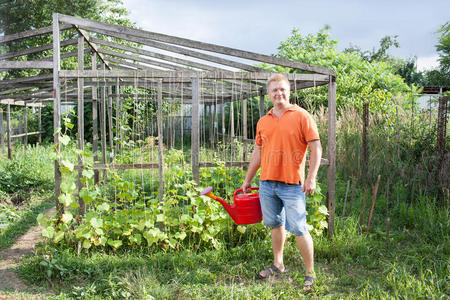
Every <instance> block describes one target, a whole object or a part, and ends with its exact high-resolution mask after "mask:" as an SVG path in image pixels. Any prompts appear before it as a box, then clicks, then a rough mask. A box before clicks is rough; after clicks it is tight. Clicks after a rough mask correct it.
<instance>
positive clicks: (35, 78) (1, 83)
mask: <svg viewBox="0 0 450 300" xmlns="http://www.w3.org/2000/svg"><path fill="white" fill-rule="evenodd" d="M56 76H57V74H56ZM52 78H53V75H52V74H42V75H36V76H29V77H23V78H15V79H9V80H2V81H0V88H1V87H11V85H13V84H15V83H25V82H26V83H29V82H34V81H39V80H48V79H52Z"/></svg>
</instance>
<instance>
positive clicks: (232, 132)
mask: <svg viewBox="0 0 450 300" xmlns="http://www.w3.org/2000/svg"><path fill="white" fill-rule="evenodd" d="M233 100H234V99H233V96H232V97H231V101H230V145H231V161H233V160H234V103H233Z"/></svg>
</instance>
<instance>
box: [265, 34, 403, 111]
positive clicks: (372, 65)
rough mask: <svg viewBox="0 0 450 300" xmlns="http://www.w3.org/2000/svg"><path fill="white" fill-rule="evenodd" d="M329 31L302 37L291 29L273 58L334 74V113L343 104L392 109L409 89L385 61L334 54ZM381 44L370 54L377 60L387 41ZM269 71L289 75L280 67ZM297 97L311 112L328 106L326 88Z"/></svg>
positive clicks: (348, 52)
mask: <svg viewBox="0 0 450 300" xmlns="http://www.w3.org/2000/svg"><path fill="white" fill-rule="evenodd" d="M329 30H330V27H329V26H326V27H324V28H323V29H322V30H320V31H319V32H318V33H317V34H316V35H313V34H309V35H306V36H302V35H301V33H300V31H299V30H298V29H294V30H293V31H292V34H291V36H290V37H289V38H288V39H287V40H286V41H282V42H281V43H280V46H279V47H278V53H277V54H276V56H278V57H282V58H287V59H291V60H296V61H301V62H304V63H308V64H312V65H320V66H324V67H328V68H331V69H333V70H334V71H335V72H336V74H337V76H336V81H337V95H336V101H337V108H338V110H339V109H340V108H342V107H344V106H347V105H351V106H356V107H361V106H362V103H363V102H366V101H369V102H370V105H371V107H372V109H375V110H378V111H385V110H387V109H389V108H390V107H391V106H392V105H391V104H392V99H393V98H394V97H395V96H396V95H399V94H401V93H405V92H408V91H410V89H411V87H410V86H408V85H407V84H406V83H405V82H404V80H403V78H402V77H400V76H399V75H397V74H395V68H394V66H393V64H391V63H389V62H388V61H377V60H373V61H368V60H367V59H365V58H364V57H363V55H361V53H358V52H357V51H338V50H337V44H338V41H337V40H334V39H332V38H331V37H330V34H329V32H328V31H329ZM391 42H392V40H391ZM382 44H383V46H382V48H383V49H382V50H379V51H374V53H377V54H376V55H377V57H383V55H385V53H386V50H387V47H388V46H389V44H390V42H389V41H388V42H385V43H382ZM271 69H274V70H275V71H278V72H293V70H290V69H286V68H281V67H273V68H271ZM297 97H298V102H299V103H300V104H302V105H303V106H307V107H308V108H309V109H313V110H314V109H318V108H319V107H320V106H322V105H324V106H326V105H327V104H328V94H327V88H326V87H318V88H312V89H304V90H301V91H299V92H298V93H297Z"/></svg>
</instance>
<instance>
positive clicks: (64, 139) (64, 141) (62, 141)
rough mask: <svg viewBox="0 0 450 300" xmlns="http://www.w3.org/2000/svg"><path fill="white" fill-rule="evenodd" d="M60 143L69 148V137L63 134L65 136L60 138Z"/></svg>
mask: <svg viewBox="0 0 450 300" xmlns="http://www.w3.org/2000/svg"><path fill="white" fill-rule="evenodd" d="M59 141H60V142H61V144H63V145H64V146H67V145H68V144H69V142H70V137H69V136H68V135H65V134H63V135H61V136H60V137H59Z"/></svg>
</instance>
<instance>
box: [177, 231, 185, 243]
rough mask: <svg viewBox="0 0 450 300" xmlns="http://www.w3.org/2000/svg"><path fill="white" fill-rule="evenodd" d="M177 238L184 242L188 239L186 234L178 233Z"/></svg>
mask: <svg viewBox="0 0 450 300" xmlns="http://www.w3.org/2000/svg"><path fill="white" fill-rule="evenodd" d="M175 238H176V239H179V240H181V241H182V240H184V239H185V238H186V232H184V231H183V232H177V233H176V234H175Z"/></svg>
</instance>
